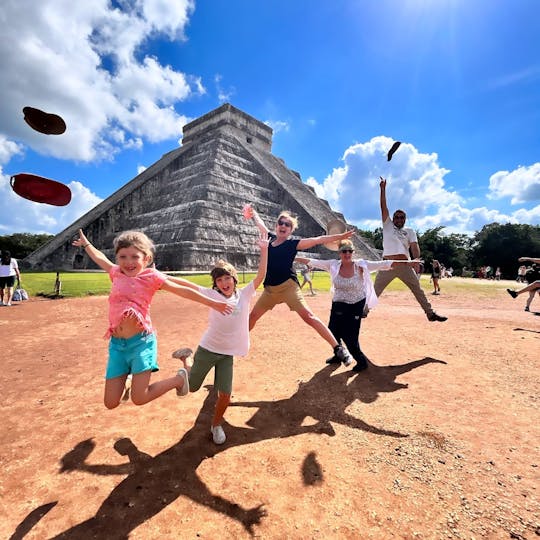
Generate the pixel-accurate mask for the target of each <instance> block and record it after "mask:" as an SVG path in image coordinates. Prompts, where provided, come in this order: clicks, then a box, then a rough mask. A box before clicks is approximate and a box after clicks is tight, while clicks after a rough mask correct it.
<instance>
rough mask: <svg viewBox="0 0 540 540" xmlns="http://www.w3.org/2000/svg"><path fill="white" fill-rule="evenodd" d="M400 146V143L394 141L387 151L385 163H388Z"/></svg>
mask: <svg viewBox="0 0 540 540" xmlns="http://www.w3.org/2000/svg"><path fill="white" fill-rule="evenodd" d="M400 144H401V141H396V142H395V143H394V144H393V145H392V148H390V150H389V151H388V155H387V156H386V159H387V161H390V160H391V159H392V156H393V155H394V152H395V151H396V150H397V149H398V148H399V145H400Z"/></svg>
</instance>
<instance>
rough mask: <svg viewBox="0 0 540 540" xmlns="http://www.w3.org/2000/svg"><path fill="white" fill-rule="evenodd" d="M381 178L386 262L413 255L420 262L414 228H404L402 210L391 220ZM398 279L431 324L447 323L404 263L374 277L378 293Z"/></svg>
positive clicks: (412, 271) (411, 270)
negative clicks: (436, 322)
mask: <svg viewBox="0 0 540 540" xmlns="http://www.w3.org/2000/svg"><path fill="white" fill-rule="evenodd" d="M380 178H381V182H380V184H379V186H380V189H381V194H380V202H381V216H382V222H383V259H392V260H410V258H411V254H412V257H413V259H418V258H420V246H419V245H418V239H417V238H416V233H415V232H414V231H413V230H412V229H410V228H408V227H404V225H405V221H406V219H407V216H406V214H405V212H404V211H403V210H396V211H395V212H394V215H393V216H392V219H390V212H389V211H388V206H387V205H386V180H385V179H384V178H382V177H380ZM395 278H398V279H400V280H401V281H402V282H403V283H405V285H407V287H409V289H410V290H411V292H412V293H413V294H414V297H415V298H416V300H417V301H418V303H419V304H420V306H421V307H422V309H423V310H424V312H425V313H426V317H427V318H428V320H429V321H432V322H434V321H438V322H444V321H446V319H447V318H448V317H443V316H441V315H437V313H435V311H433V308H432V307H431V304H430V303H429V301H428V299H427V297H426V294H425V293H424V291H423V289H422V287H420V282H419V280H418V277H417V275H416V272H415V270H414V268H413V267H412V266H409V265H405V264H402V265H395V266H394V268H391V269H390V270H385V271H384V272H378V273H377V277H376V278H375V294H376V295H377V296H380V295H381V293H382V292H383V291H384V289H385V288H386V286H387V285H389V284H390V282H391V281H393V280H394V279H395Z"/></svg>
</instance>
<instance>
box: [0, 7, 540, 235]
mask: <svg viewBox="0 0 540 540" xmlns="http://www.w3.org/2000/svg"><path fill="white" fill-rule="evenodd" d="M79 4H80V5H79ZM0 22H1V23H2V28H3V32H2V34H1V35H0V63H1V67H2V86H1V88H0V93H1V96H0V97H1V99H0V216H1V217H0V234H12V233H14V232H31V233H41V232H46V233H51V234H55V233H58V232H60V231H61V230H63V229H64V228H65V227H66V226H68V225H69V224H70V223H72V222H73V221H75V220H76V219H77V218H78V217H79V216H81V215H82V214H84V213H85V212H87V211H88V210H89V209H90V208H92V207H93V206H95V205H96V204H97V203H98V202H100V201H101V200H103V199H105V198H107V197H108V196H109V195H111V194H112V193H114V191H116V190H117V189H119V188H120V187H121V186H122V185H123V184H125V183H126V182H128V181H129V180H131V179H132V178H133V177H135V176H136V175H137V174H138V173H139V172H140V171H142V170H144V168H146V167H148V166H150V165H151V164H152V163H154V162H155V161H157V160H158V159H159V158H160V157H161V156H162V155H163V154H164V153H166V152H168V151H170V150H172V149H174V148H175V147H177V146H178V145H179V144H181V138H182V126H183V125H184V124H185V123H186V122H188V121H190V120H192V119H195V118H197V117H199V116H201V115H203V114H205V113H207V112H209V111H211V110H212V109H214V108H216V107H219V106H220V105H221V104H222V103H224V102H229V103H231V104H233V105H234V106H235V107H238V108H240V109H242V110H243V111H245V112H246V113H248V114H250V115H252V116H254V117H255V118H257V119H259V120H261V121H263V122H266V123H268V124H269V125H270V126H271V127H272V128H273V129H274V138H273V153H274V154H275V155H277V156H279V157H281V158H282V159H284V160H285V162H286V164H287V165H288V166H289V167H290V168H292V169H294V170H296V171H298V172H299V173H300V174H301V176H302V179H303V180H304V181H305V182H307V183H308V184H310V185H312V186H313V187H314V188H315V189H316V191H317V193H318V194H319V196H321V197H324V198H325V199H327V200H328V201H329V203H330V204H331V205H332V207H333V208H334V209H336V210H339V211H342V212H343V213H344V214H345V217H346V218H347V220H348V221H349V222H350V223H353V224H355V225H357V226H358V227H360V228H363V229H373V228H375V227H377V226H379V225H380V211H379V205H378V177H379V175H382V176H385V177H387V178H388V188H387V194H388V203H389V207H390V209H391V210H393V209H396V208H398V207H400V208H404V209H405V210H406V211H407V213H408V224H409V225H410V226H412V227H414V228H416V229H418V230H420V231H423V230H425V229H427V228H431V227H436V226H439V225H444V226H445V227H446V231H447V232H458V233H466V234H472V233H474V232H475V231H477V230H479V229H481V227H482V226H483V225H485V224H487V223H492V222H494V221H497V222H500V223H506V222H511V223H528V224H533V225H538V224H540V38H539V37H538V36H540V3H539V2H538V1H537V0H513V1H512V2H509V1H507V0H491V1H487V0H402V1H398V0H376V1H375V0H332V1H327V0H299V1H295V0H272V1H271V2H253V1H252V0H206V1H188V0H174V1H173V0H145V1H143V0H139V1H136V0H121V1H115V2H106V1H104V0H93V1H92V2H72V0H69V1H67V0H39V1H37V0H4V1H3V2H2V10H1V11H0ZM27 105H29V106H33V107H37V108H40V109H43V110H45V111H48V112H53V113H56V114H60V115H61V116H62V117H63V118H64V119H65V120H66V123H67V126H68V129H67V131H66V133H64V134H63V135H60V136H47V135H43V134H40V133H37V132H35V131H33V130H32V129H30V128H29V126H28V125H27V124H26V123H25V122H24V120H23V114H22V108H23V107H24V106H27ZM394 140H400V141H403V144H402V146H401V147H400V149H399V150H398V152H396V154H395V155H394V158H393V159H392V161H391V162H387V161H386V152H387V151H388V149H389V148H390V146H391V144H392V142H393V141H394ZM19 172H31V173H34V174H40V175H43V176H46V177H49V178H53V179H55V180H58V181H60V182H64V183H66V184H68V185H69V186H70V188H71V189H72V192H73V199H72V202H71V203H70V204H69V205H68V206H66V207H61V208H58V207H53V206H48V205H44V204H37V203H32V202H30V201H26V200H25V199H22V198H20V197H18V196H17V195H15V194H14V193H13V192H12V191H11V188H10V186H9V179H10V176H11V175H13V174H17V173H19Z"/></svg>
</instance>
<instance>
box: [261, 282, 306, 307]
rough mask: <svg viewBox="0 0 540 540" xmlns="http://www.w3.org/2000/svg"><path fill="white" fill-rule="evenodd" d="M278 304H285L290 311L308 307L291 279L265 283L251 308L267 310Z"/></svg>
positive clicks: (298, 288)
mask: <svg viewBox="0 0 540 540" xmlns="http://www.w3.org/2000/svg"><path fill="white" fill-rule="evenodd" d="M278 304H287V305H288V306H289V309H290V310H291V311H300V310H302V309H309V306H308V305H307V303H306V301H305V300H304V297H303V296H302V291H301V290H300V286H299V285H298V283H296V281H294V280H293V279H288V280H287V281H285V282H284V283H281V284H280V285H267V286H266V287H265V288H264V291H263V293H262V294H261V296H260V298H259V299H258V300H257V303H256V304H255V306H254V308H253V309H256V308H262V309H264V310H266V311H268V310H270V309H274V306H277V305H278Z"/></svg>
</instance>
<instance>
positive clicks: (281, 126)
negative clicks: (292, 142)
mask: <svg viewBox="0 0 540 540" xmlns="http://www.w3.org/2000/svg"><path fill="white" fill-rule="evenodd" d="M264 123H265V124H266V125H267V126H269V127H271V128H272V129H273V130H274V135H276V133H279V132H280V131H289V124H288V123H287V122H285V121H283V120H267V121H266V122H264Z"/></svg>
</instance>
